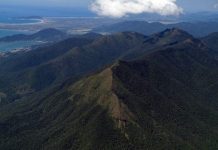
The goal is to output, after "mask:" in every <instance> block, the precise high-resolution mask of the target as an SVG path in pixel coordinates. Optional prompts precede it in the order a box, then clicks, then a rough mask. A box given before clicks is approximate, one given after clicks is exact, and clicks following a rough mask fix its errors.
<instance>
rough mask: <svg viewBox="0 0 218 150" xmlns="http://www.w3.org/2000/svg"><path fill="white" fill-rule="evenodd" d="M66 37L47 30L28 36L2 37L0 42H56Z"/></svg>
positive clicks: (55, 30) (52, 30)
mask: <svg viewBox="0 0 218 150" xmlns="http://www.w3.org/2000/svg"><path fill="white" fill-rule="evenodd" d="M67 37H69V35H67V34H66V33H64V32H62V31H60V30H57V29H53V28H48V29H43V30H41V31H39V32H36V33H34V34H30V35H25V34H15V35H12V36H6V37H2V38H0V42H14V41H31V40H38V41H58V40H63V39H64V38H67Z"/></svg>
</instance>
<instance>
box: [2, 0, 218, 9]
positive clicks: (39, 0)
mask: <svg viewBox="0 0 218 150" xmlns="http://www.w3.org/2000/svg"><path fill="white" fill-rule="evenodd" d="M92 1H93V0H1V2H0V5H28V6H54V7H58V6H61V7H84V8H88V6H89V4H90V3H91V2H92ZM160 1H161V0H160ZM177 3H178V4H179V5H180V6H181V7H183V8H184V9H185V10H189V11H191V10H193V11H195V10H214V5H215V4H216V3H218V0H177Z"/></svg>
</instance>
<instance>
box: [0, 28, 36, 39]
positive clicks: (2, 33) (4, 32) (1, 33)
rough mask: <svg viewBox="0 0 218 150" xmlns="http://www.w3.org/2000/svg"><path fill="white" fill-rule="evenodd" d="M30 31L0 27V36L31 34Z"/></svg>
mask: <svg viewBox="0 0 218 150" xmlns="http://www.w3.org/2000/svg"><path fill="white" fill-rule="evenodd" d="M31 33H32V32H30V31H24V30H23V31H22V30H7V29H0V38H1V37H5V36H10V35H14V34H31Z"/></svg>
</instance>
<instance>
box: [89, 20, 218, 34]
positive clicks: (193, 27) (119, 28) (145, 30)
mask: <svg viewBox="0 0 218 150" xmlns="http://www.w3.org/2000/svg"><path fill="white" fill-rule="evenodd" d="M168 28H179V29H182V30H184V31H186V32H188V33H190V34H192V35H194V36H196V37H203V36H207V35H208V34H211V33H213V32H218V22H193V23H190V22H181V23H174V24H162V23H159V22H154V23H148V22H146V21H124V22H120V23H116V24H112V25H104V26H101V27H97V28H95V29H93V32H100V33H114V32H124V31H133V32H138V33H141V34H145V35H151V34H154V33H157V32H161V31H163V30H165V29H168Z"/></svg>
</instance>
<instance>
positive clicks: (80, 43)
mask: <svg viewBox="0 0 218 150" xmlns="http://www.w3.org/2000/svg"><path fill="white" fill-rule="evenodd" d="M87 36H88V37H86V36H85V35H84V36H82V37H75V38H70V39H67V40H64V41H62V42H59V43H57V44H54V45H52V46H47V47H41V48H38V49H36V50H34V51H29V52H26V53H21V54H16V55H12V56H10V57H6V58H3V59H1V60H0V66H1V67H0V77H1V79H0V80H1V82H2V85H0V86H1V87H0V89H1V90H0V91H1V92H3V93H5V94H6V95H8V97H10V95H11V93H13V95H14V94H15V95H16V96H15V98H17V96H23V95H26V94H29V93H32V92H34V91H38V90H42V89H44V88H46V87H49V86H53V85H54V84H56V83H58V82H63V81H64V80H66V79H67V78H69V77H71V78H72V77H77V76H82V75H84V74H87V73H90V72H92V71H94V70H97V69H100V68H101V67H103V66H105V65H107V64H110V63H113V61H114V60H116V59H118V58H119V57H120V56H121V55H123V54H124V53H125V52H127V51H128V50H129V49H132V48H134V47H136V46H137V45H139V44H141V43H142V42H143V40H144V39H145V38H146V37H145V36H143V35H140V34H137V33H128V32H126V33H117V34H113V35H108V36H103V37H101V36H100V37H99V36H97V37H96V38H95V36H94V38H90V35H89V34H88V35H87ZM5 85H6V86H5ZM11 91H13V92H11ZM15 98H14V96H12V97H11V98H10V99H15ZM10 101H11V100H10Z"/></svg>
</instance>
